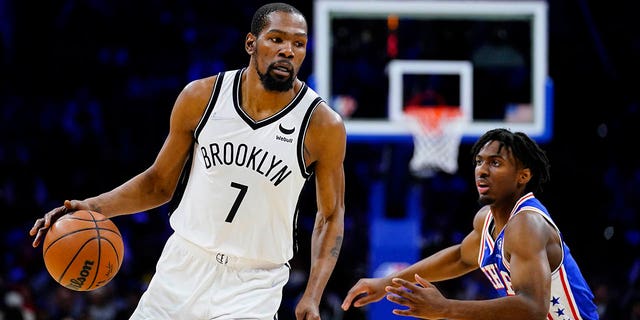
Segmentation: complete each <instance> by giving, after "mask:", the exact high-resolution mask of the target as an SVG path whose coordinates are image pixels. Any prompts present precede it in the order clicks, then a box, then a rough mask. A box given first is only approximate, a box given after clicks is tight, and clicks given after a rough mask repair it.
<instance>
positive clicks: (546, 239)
mask: <svg viewBox="0 0 640 320" xmlns="http://www.w3.org/2000/svg"><path fill="white" fill-rule="evenodd" d="M471 151H472V155H473V159H474V160H473V161H474V164H475V183H476V187H477V189H478V193H479V195H480V196H479V203H480V204H481V205H484V206H483V207H482V208H481V209H480V210H479V211H478V212H477V213H476V215H475V218H474V219H473V230H472V231H471V232H470V233H469V234H468V235H467V236H466V237H465V238H464V240H462V242H461V243H460V244H457V245H454V246H451V247H449V248H446V249H443V250H441V251H439V252H437V253H435V254H433V255H431V256H429V257H427V258H424V259H422V260H421V261H418V262H416V263H415V264H413V265H411V266H409V267H407V268H406V269H404V270H401V271H398V272H397V273H395V274H392V275H389V276H387V277H384V278H369V279H360V280H359V281H358V282H357V283H356V284H355V285H354V286H353V287H352V288H351V289H350V290H349V292H348V293H347V296H346V298H345V299H344V301H343V303H342V308H343V309H344V310H347V309H349V306H351V304H352V303H353V305H354V306H356V307H362V306H365V305H367V304H369V303H372V302H376V301H379V300H380V299H382V298H383V297H384V296H385V295H386V297H387V299H388V300H389V301H392V302H394V303H397V304H399V305H401V306H404V307H406V308H403V309H394V310H393V313H394V314H397V315H403V316H413V317H418V318H424V319H445V318H446V319H474V320H482V319H491V320H498V319H539V320H542V319H558V320H560V319H563V320H565V319H598V313H597V310H596V306H595V304H594V302H593V294H592V292H591V290H590V288H589V286H588V285H587V283H586V281H585V279H584V278H583V277H582V274H581V272H580V269H579V268H578V265H577V264H576V261H575V260H574V259H573V257H572V256H571V253H570V252H569V248H568V247H567V245H566V244H565V242H564V241H563V239H562V235H561V233H560V231H559V229H558V227H557V226H556V225H555V223H554V222H553V220H552V219H551V216H550V215H549V212H548V211H547V209H546V208H545V207H544V205H543V204H542V203H541V202H540V201H539V200H538V199H536V197H535V196H534V192H537V191H540V187H541V185H542V184H543V183H545V182H547V181H548V180H549V163H548V160H547V157H546V155H545V152H544V151H543V150H542V149H540V147H539V146H538V145H537V144H536V143H535V142H534V141H533V140H531V139H530V138H529V137H528V136H526V135H525V134H524V133H521V132H516V133H512V132H511V131H509V130H506V129H494V130H490V131H488V132H487V133H485V134H484V135H483V136H481V137H480V138H479V139H478V141H477V142H476V143H475V144H474V146H473V148H472V150H471ZM478 268H480V269H481V270H482V271H483V272H484V274H485V275H486V276H487V278H488V279H489V282H490V284H491V285H493V287H494V288H495V290H496V291H497V293H498V296H499V298H495V299H489V300H475V301H461V300H454V299H447V298H445V297H444V296H443V295H442V294H441V293H440V291H439V290H438V289H437V288H436V287H435V286H434V285H433V284H432V283H431V282H436V281H443V280H447V279H452V278H456V277H460V276H462V275H464V274H467V273H469V272H471V271H473V270H476V269H478Z"/></svg>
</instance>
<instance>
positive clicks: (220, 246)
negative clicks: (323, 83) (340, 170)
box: [170, 69, 322, 263]
mask: <svg viewBox="0 0 640 320" xmlns="http://www.w3.org/2000/svg"><path fill="white" fill-rule="evenodd" d="M243 70H244V69H242V70H233V71H227V72H224V73H220V74H218V76H217V80H216V82H215V84H214V88H213V92H212V95H211V98H210V101H209V104H208V106H207V107H206V109H205V112H204V115H203V116H202V119H201V120H200V123H199V124H198V126H197V127H196V130H195V134H194V138H195V143H194V146H193V153H192V157H191V159H190V163H188V164H187V166H185V169H184V172H183V175H182V178H181V179H180V182H179V183H180V185H179V186H178V189H177V190H176V194H175V196H174V200H175V201H178V202H177V203H176V204H175V205H174V208H175V209H174V210H173V211H172V214H171V217H170V224H171V227H172V228H173V229H174V230H175V232H176V233H177V234H179V235H180V236H182V237H184V238H185V239H187V240H189V241H191V242H193V243H194V244H196V245H199V246H201V247H203V248H204V249H206V250H208V251H211V252H212V253H214V254H216V253H224V254H226V255H231V256H236V257H242V258H247V259H255V260H263V261H269V262H274V263H285V262H287V261H289V260H290V259H291V258H292V257H293V253H294V237H295V235H294V232H295V229H296V223H297V221H296V220H297V209H298V200H299V198H300V195H301V193H302V188H303V187H304V184H305V182H306V180H307V179H308V178H309V177H310V176H311V174H312V171H311V170H310V168H306V166H305V161H304V157H303V148H304V138H305V134H306V130H307V127H308V125H309V119H310V118H311V114H312V112H313V110H315V107H316V106H318V104H319V103H320V102H321V101H322V99H321V98H320V97H319V96H318V94H317V93H315V92H314V91H313V90H312V89H311V88H309V87H308V86H307V85H306V84H303V86H302V88H301V90H300V91H299V93H298V94H297V95H296V97H295V98H294V99H293V100H292V101H291V102H290V103H289V104H288V105H287V106H285V107H284V108H283V109H282V110H281V111H279V112H278V113H276V114H274V115H273V116H271V117H269V118H266V119H264V120H260V121H254V120H252V119H251V118H250V117H249V116H248V115H247V114H246V113H245V112H244V110H243V109H242V108H241V107H240V105H241V90H240V86H241V83H240V82H241V81H240V79H241V75H242V71H243Z"/></svg>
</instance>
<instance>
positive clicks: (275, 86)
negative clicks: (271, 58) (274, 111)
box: [256, 63, 296, 92]
mask: <svg viewBox="0 0 640 320" xmlns="http://www.w3.org/2000/svg"><path fill="white" fill-rule="evenodd" d="M256 65H257V64H256ZM273 69H275V63H272V64H270V65H269V66H268V67H267V72H265V73H261V72H260V69H259V67H258V66H256V72H257V73H258V77H260V82H262V86H264V88H265V89H267V90H268V91H279V92H285V91H289V90H291V88H293V81H294V80H295V78H296V77H295V73H291V74H289V76H288V77H286V78H280V77H274V76H273V75H272V73H271V71H272V70H273Z"/></svg>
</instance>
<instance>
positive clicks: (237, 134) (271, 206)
mask: <svg viewBox="0 0 640 320" xmlns="http://www.w3.org/2000/svg"><path fill="white" fill-rule="evenodd" d="M307 41H308V31H307V22H306V18H305V17H304V16H303V14H302V13H301V12H300V11H298V9H296V8H294V7H292V6H290V5H288V4H284V3H271V4H266V5H264V6H262V7H260V8H259V9H258V10H257V11H256V12H255V14H254V16H253V20H252V21H251V31H250V32H249V33H248V34H247V36H246V38H245V42H244V45H245V50H246V52H247V53H248V54H249V56H250V59H249V64H248V66H246V67H244V68H242V69H238V70H230V71H227V72H222V73H219V74H217V75H215V76H211V77H208V78H204V79H199V80H195V81H193V82H191V83H189V84H188V85H187V86H186V87H185V88H184V89H183V90H182V92H181V93H180V94H179V95H178V97H177V99H176V102H175V105H174V107H173V111H172V114H171V119H170V129H169V134H168V136H167V138H166V140H165V143H164V145H163V147H162V149H161V150H160V152H159V154H158V156H157V158H156V160H155V162H154V163H153V164H152V165H151V166H150V167H149V168H148V169H147V170H145V171H144V172H142V173H140V174H139V175H137V176H135V177H133V178H132V179H130V180H129V181H127V182H125V183H124V184H122V185H121V186H119V187H117V188H115V189H113V190H111V191H109V192H106V193H103V194H100V195H98V196H96V197H91V198H88V199H84V200H71V201H65V203H64V205H63V206H61V207H59V208H55V209H53V210H51V211H50V212H48V213H46V214H45V215H44V217H43V218H40V219H38V220H37V221H36V222H35V224H34V226H33V228H32V229H31V230H30V234H31V235H32V236H35V238H34V241H33V246H34V247H36V246H38V245H39V243H40V242H41V240H42V239H43V237H44V235H45V233H46V231H47V228H48V227H49V226H50V225H51V224H52V223H53V222H54V221H55V220H56V219H57V218H59V217H60V216H61V215H63V214H65V213H67V212H71V211H74V210H79V209H91V210H95V211H98V212H101V213H102V214H104V215H105V216H107V217H115V216H119V215H123V214H132V213H137V212H141V211H145V210H148V209H151V208H155V207H158V206H160V205H163V204H166V203H167V202H169V201H170V200H171V199H172V197H173V199H174V200H176V201H175V202H174V204H175V205H172V206H171V209H172V210H171V216H170V218H169V221H170V225H171V227H172V229H173V230H174V232H173V234H172V235H171V236H170V238H169V239H168V241H167V243H166V244H165V247H164V249H163V252H162V255H161V257H160V259H159V261H158V263H157V266H156V273H155V275H154V277H153V279H152V280H151V282H150V283H149V286H148V289H147V290H146V291H145V292H144V294H143V295H142V297H141V300H140V301H139V303H138V305H137V308H136V310H135V311H134V312H133V315H132V316H131V319H277V311H278V308H279V306H280V303H281V300H282V291H283V287H284V286H285V283H286V282H287V281H288V277H289V266H288V261H289V260H290V259H291V258H292V256H293V254H294V253H295V250H294V247H295V239H294V235H295V228H296V221H297V220H296V218H297V208H298V200H299V197H300V195H301V193H302V188H303V185H304V184H305V182H306V181H307V180H308V179H309V178H310V177H312V175H315V186H316V196H317V207H318V211H317V215H316V220H315V226H314V230H313V234H312V248H311V252H312V254H311V256H312V261H311V266H312V267H311V270H310V273H309V280H308V283H307V286H306V290H305V292H304V293H303V295H302V297H301V298H300V300H299V302H298V304H297V306H296V310H295V313H296V319H299V320H302V319H320V313H319V303H320V300H321V297H322V294H323V291H324V289H325V286H326V284H327V282H328V280H329V277H330V275H331V273H332V272H333V269H334V267H335V264H336V262H337V258H338V254H339V252H340V248H341V245H342V238H343V230H344V225H343V218H344V188H345V182H344V170H343V159H344V157H345V148H346V132H345V128H344V123H343V120H342V119H341V118H340V117H339V116H338V114H337V113H336V112H334V111H333V110H332V109H331V108H330V107H329V106H328V105H327V104H326V103H325V101H323V99H321V97H319V96H318V94H317V93H316V92H314V91H313V90H312V89H311V88H309V87H308V86H307V85H306V84H305V83H304V82H303V81H301V80H299V79H298V78H297V74H298V71H299V70H300V67H301V64H302V63H303V61H304V58H305V55H306V48H307Z"/></svg>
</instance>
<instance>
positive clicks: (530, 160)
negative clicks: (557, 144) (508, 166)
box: [471, 128, 551, 192]
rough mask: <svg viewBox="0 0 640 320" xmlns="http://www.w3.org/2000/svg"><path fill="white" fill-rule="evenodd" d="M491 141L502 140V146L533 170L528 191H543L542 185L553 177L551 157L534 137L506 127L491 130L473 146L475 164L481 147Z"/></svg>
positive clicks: (527, 187) (472, 152) (472, 153)
mask: <svg viewBox="0 0 640 320" xmlns="http://www.w3.org/2000/svg"><path fill="white" fill-rule="evenodd" d="M489 141H498V142H500V145H501V146H504V147H506V148H508V149H509V150H511V153H512V154H513V156H514V157H515V158H516V159H517V160H518V161H520V163H522V165H523V166H524V167H525V168H529V169H530V170H531V174H532V177H531V180H529V183H527V186H526V187H525V190H526V191H531V192H536V191H542V185H543V184H544V183H546V182H548V181H549V179H550V178H551V174H550V171H549V168H550V165H549V159H548V158H547V155H546V153H545V151H544V150H542V149H541V148H540V146H539V145H538V144H537V143H536V142H535V141H534V140H533V139H531V138H530V137H529V136H527V135H526V134H525V133H523V132H511V131H510V130H508V129H504V128H498V129H492V130H489V131H487V132H486V133H485V134H483V135H482V136H481V137H480V138H478V141H476V143H475V144H474V145H473V147H472V148H471V156H472V158H471V159H472V161H473V163H474V164H475V159H476V156H477V155H478V153H479V152H480V149H482V147H484V146H485V145H486V144H487V142H489Z"/></svg>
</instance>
